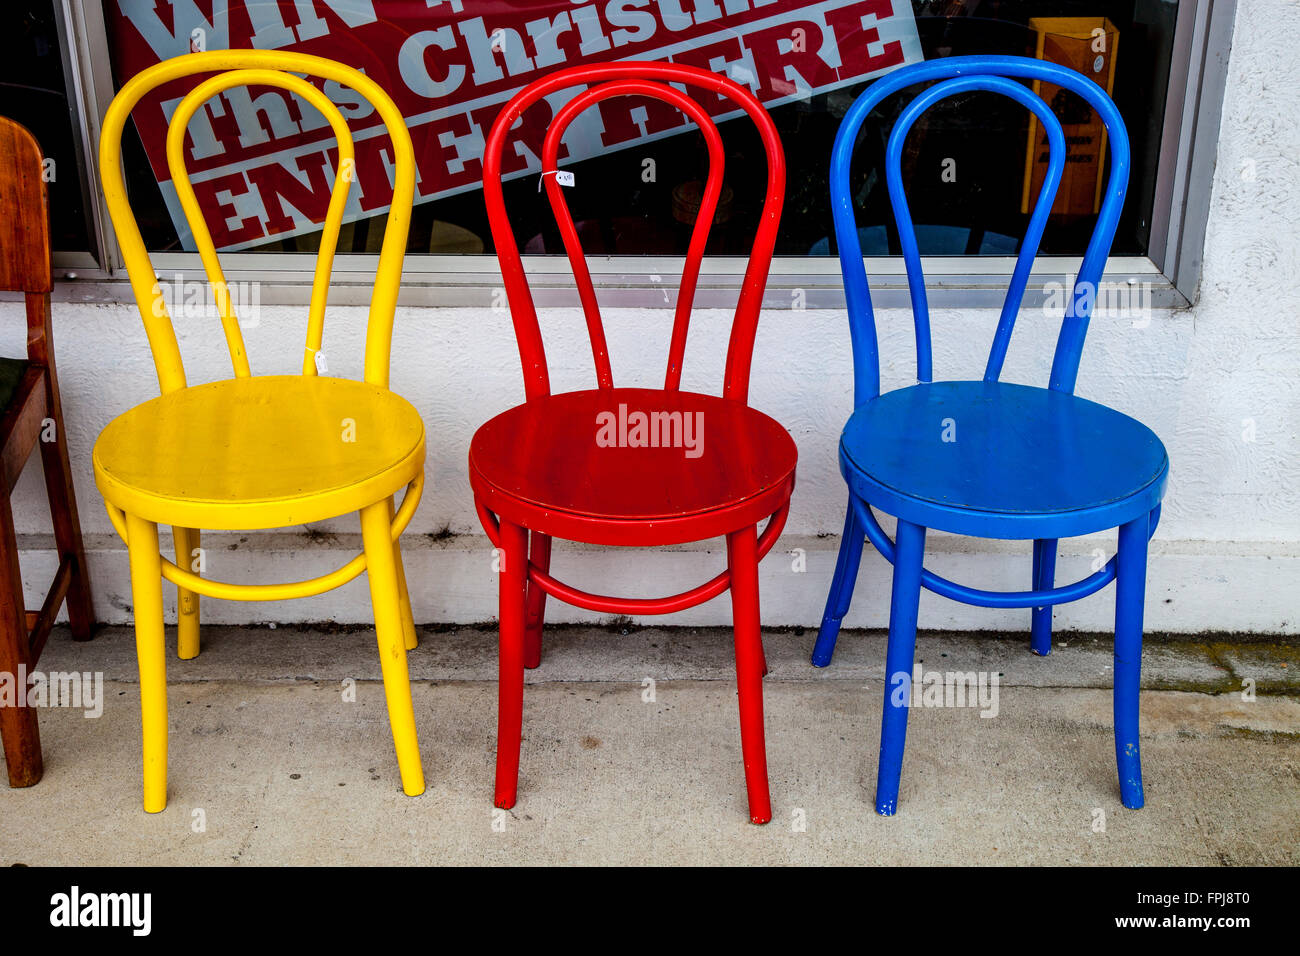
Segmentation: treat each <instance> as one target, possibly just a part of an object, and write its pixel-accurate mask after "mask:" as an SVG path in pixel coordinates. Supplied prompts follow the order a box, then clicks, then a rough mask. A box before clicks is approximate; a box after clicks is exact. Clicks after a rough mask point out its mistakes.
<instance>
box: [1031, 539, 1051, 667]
mask: <svg viewBox="0 0 1300 956" xmlns="http://www.w3.org/2000/svg"><path fill="white" fill-rule="evenodd" d="M1055 583H1056V539H1055V538H1040V539H1038V540H1036V541H1035V542H1034V580H1033V585H1034V590H1035V591H1040V590H1041V591H1047V590H1050V589H1051V588H1052V587H1053V586H1054V585H1055ZM1053 610H1055V609H1054V608H1053V607H1052V606H1051V605H1048V606H1046V607H1036V608H1034V609H1033V618H1032V623H1031V631H1030V639H1029V648H1030V650H1032V651H1033V652H1034V653H1035V654H1037V655H1038V656H1039V657H1046V656H1047V655H1048V654H1050V653H1052V611H1053Z"/></svg>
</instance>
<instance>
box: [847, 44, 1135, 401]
mask: <svg viewBox="0 0 1300 956" xmlns="http://www.w3.org/2000/svg"><path fill="white" fill-rule="evenodd" d="M931 80H940V81H942V82H939V83H936V84H935V85H934V86H931V87H929V88H928V89H926V90H924V91H923V92H922V93H921V94H920V95H918V96H917V97H916V98H915V99H914V100H912V102H911V103H909V104H908V105H907V107H906V109H904V110H903V113H902V115H901V116H899V118H898V121H897V122H896V123H895V124H894V128H893V130H892V131H891V133H890V135H889V141H888V144H887V145H886V148H885V178H886V181H887V184H888V187H889V200H890V204H891V205H892V206H893V210H894V221H895V223H896V224H897V226H898V237H899V243H900V245H901V246H902V251H903V261H904V263H905V264H906V266H907V285H908V290H909V291H910V293H911V297H912V313H913V317H914V319H915V322H916V373H917V374H916V377H917V379H918V380H919V381H922V382H928V381H930V380H931V359H930V308H929V305H928V303H927V301H926V296H925V276H924V275H923V274H922V273H921V256H920V253H919V251H918V250H917V244H916V230H915V228H914V227H913V225H912V217H911V214H910V213H909V212H908V207H907V197H906V196H905V195H904V194H903V183H902V154H903V142H904V140H905V139H906V138H907V133H908V130H910V129H911V128H912V124H913V123H915V122H916V119H917V117H919V116H920V115H921V114H922V113H924V112H925V111H926V110H927V109H928V108H929V107H930V106H932V105H933V104H935V103H936V102H938V101H939V100H941V99H945V98H946V97H949V96H953V95H955V94H958V93H967V92H971V91H973V90H990V91H992V92H995V93H1001V94H1002V95H1004V96H1008V97H1010V98H1011V99H1013V100H1016V101H1017V102H1018V103H1020V104H1022V105H1023V106H1025V107H1026V108H1028V109H1029V110H1030V111H1031V112H1032V113H1033V114H1034V115H1035V116H1036V117H1038V121H1039V122H1040V123H1042V124H1043V128H1044V129H1045V130H1046V132H1047V137H1048V143H1049V145H1050V149H1051V152H1050V157H1049V162H1048V167H1047V174H1046V175H1045V176H1044V178H1043V185H1042V188H1041V189H1040V190H1039V193H1038V199H1037V202H1036V203H1035V205H1034V211H1033V214H1032V215H1031V216H1030V218H1029V227H1028V229H1027V230H1026V232H1025V238H1024V241H1023V242H1022V243H1021V247H1020V254H1019V256H1018V257H1017V258H1016V268H1015V271H1014V272H1013V273H1012V275H1011V284H1010V286H1009V287H1008V289H1007V297H1006V300H1005V301H1004V302H1003V304H1002V316H1001V318H1000V319H999V320H998V328H997V332H996V333H995V335H994V337H993V346H992V348H991V349H990V351H989V360H988V365H987V366H986V368H985V372H984V378H985V380H987V381H996V380H997V378H998V376H999V375H1000V374H1001V372H1002V363H1003V361H1004V360H1005V359H1006V354H1007V346H1008V344H1009V343H1010V341H1011V332H1012V329H1013V328H1014V326H1015V321H1016V313H1017V312H1018V311H1019V309H1020V304H1021V300H1022V299H1023V298H1024V294H1025V285H1026V283H1027V282H1028V281H1029V271H1030V269H1031V268H1032V266H1033V263H1034V256H1035V255H1036V254H1037V252H1038V245H1039V242H1040V241H1041V240H1042V238H1043V229H1044V228H1045V227H1046V225H1047V217H1048V216H1049V214H1050V213H1051V210H1052V203H1053V202H1054V201H1055V199H1056V190H1057V187H1058V186H1059V185H1060V183H1061V173H1062V171H1063V170H1064V168H1065V135H1064V133H1063V132H1062V130H1061V123H1060V121H1059V120H1058V119H1057V118H1056V115H1055V114H1054V113H1053V112H1052V110H1051V108H1050V107H1048V105H1047V104H1046V103H1044V102H1043V100H1042V98H1041V97H1040V96H1038V95H1037V94H1036V93H1034V92H1033V91H1032V90H1031V89H1030V88H1029V87H1027V86H1025V85H1024V84H1023V83H1021V82H1018V80H1043V81H1046V82H1048V83H1052V84H1055V85H1056V86H1059V87H1063V88H1064V89H1067V90H1070V91H1071V92H1072V93H1076V94H1078V95H1079V96H1081V97H1083V99H1084V100H1085V101H1087V102H1088V104H1089V105H1091V106H1092V108H1093V109H1095V110H1096V111H1097V113H1098V115H1099V116H1100V117H1101V119H1102V122H1104V123H1105V124H1106V132H1107V134H1108V138H1109V140H1110V177H1109V180H1108V182H1107V184H1106V190H1105V193H1104V194H1103V199H1102V203H1101V211H1100V213H1099V214H1098V216H1097V224H1096V226H1095V227H1094V229H1093V233H1092V238H1091V239H1090V240H1089V242H1088V248H1087V250H1086V251H1085V252H1084V255H1083V262H1082V263H1081V265H1080V267H1079V274H1078V276H1077V278H1076V279H1075V283H1074V289H1073V290H1072V293H1071V296H1070V297H1069V300H1068V301H1067V308H1066V311H1065V316H1064V318H1063V322H1062V325H1061V332H1060V336H1059V337H1058V339H1057V342H1056V354H1055V356H1054V357H1053V360H1052V373H1051V378H1050V381H1049V383H1048V384H1049V387H1050V388H1053V389H1056V390H1058V391H1063V392H1073V391H1074V383H1075V379H1076V378H1077V376H1078V373H1079V356H1080V353H1081V352H1082V351H1083V340H1084V337H1085V336H1086V335H1087V332H1088V319H1089V318H1090V317H1091V315H1092V307H1093V304H1094V303H1095V301H1096V297H1097V290H1098V284H1099V282H1100V281H1101V274H1102V269H1103V268H1104V267H1105V265H1106V257H1107V256H1108V255H1109V254H1110V246H1111V241H1112V240H1113V239H1114V238H1115V227H1116V226H1117V225H1118V223H1119V214H1120V210H1121V209H1122V208H1123V205H1124V193H1125V192H1126V191H1127V190H1128V175H1129V145H1128V131H1127V130H1126V129H1125V128H1124V120H1123V119H1122V118H1121V117H1120V115H1119V110H1118V109H1116V108H1115V104H1114V103H1113V102H1112V101H1111V99H1110V97H1109V96H1107V95H1106V92H1105V91H1104V90H1103V89H1102V88H1101V87H1100V86H1098V85H1097V84H1096V83H1094V82H1093V81H1092V80H1090V79H1088V78H1087V77H1086V76H1084V75H1083V74H1081V73H1077V72H1075V71H1074V70H1071V69H1068V68H1067V67H1063V66H1058V65H1057V64H1055V63H1048V62H1045V61H1043V60H1031V59H1028V58H1027V57H1019V56H957V57H948V58H946V59H940V60H932V61H930V62H927V63H917V64H915V65H913V66H905V67H903V68H902V69H899V70H895V71H894V72H893V73H889V74H887V75H886V76H884V77H882V78H881V79H878V80H876V81H875V82H874V83H872V84H871V86H870V88H868V89H867V91H866V92H864V93H863V94H862V95H861V96H859V97H858V99H857V100H856V101H855V102H854V104H853V106H852V107H850V109H849V111H848V113H847V114H845V117H844V121H843V122H842V123H841V124H840V129H839V133H838V134H836V136H835V146H834V148H833V149H832V152H831V174H830V183H831V209H832V214H833V216H834V222H835V238H836V242H837V244H838V245H839V253H840V268H841V271H842V272H843V274H844V292H845V296H846V298H847V300H848V310H849V327H850V331H851V333H852V337H853V378H854V406H855V407H857V406H860V405H862V404H863V403H864V402H867V401H870V400H871V399H873V398H875V397H876V396H877V395H879V394H880V358H879V351H878V347H877V344H876V322H875V315H874V313H873V312H872V309H871V292H870V290H869V289H868V287H867V272H866V266H865V264H864V263H863V261H862V247H861V244H860V242H859V238H858V229H857V222H856V220H855V217H854V209H853V196H852V191H851V189H850V184H849V165H850V163H851V161H852V159H853V147H854V145H855V144H856V142H857V138H858V133H859V131H860V130H861V129H862V124H863V122H864V121H865V120H866V118H867V116H868V115H869V114H870V113H871V111H872V110H873V109H875V108H876V106H877V105H879V104H880V103H881V102H883V101H884V100H885V98H886V97H889V96H892V95H894V94H895V93H897V92H899V91H900V90H903V89H906V88H907V87H909V86H912V85H914V84H916V83H925V82H928V81H931Z"/></svg>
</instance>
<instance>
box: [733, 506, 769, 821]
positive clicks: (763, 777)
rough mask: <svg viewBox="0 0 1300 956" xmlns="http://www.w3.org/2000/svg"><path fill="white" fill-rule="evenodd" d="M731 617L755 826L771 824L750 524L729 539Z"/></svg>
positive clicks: (747, 785)
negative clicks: (769, 822) (757, 824)
mask: <svg viewBox="0 0 1300 956" xmlns="http://www.w3.org/2000/svg"><path fill="white" fill-rule="evenodd" d="M727 566H728V568H730V570H731V613H732V618H733V622H732V623H733V627H734V630H735V639H736V688H737V696H738V697H739V699H740V749H741V753H742V755H743V756H744V760H745V789H746V791H747V792H748V796H749V820H750V822H751V823H767V822H768V821H769V820H771V819H772V800H771V797H770V796H769V794H768V787H767V745H766V742H765V740H764V739H763V671H764V670H765V669H766V664H765V662H764V660H763V638H762V634H761V632H760V630H759V601H758V535H757V532H756V530H755V528H754V527H753V526H752V525H751V526H750V527H748V528H745V529H744V530H741V531H735V532H733V533H731V534H729V535H727Z"/></svg>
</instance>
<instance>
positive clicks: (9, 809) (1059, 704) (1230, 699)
mask: <svg viewBox="0 0 1300 956" xmlns="http://www.w3.org/2000/svg"><path fill="white" fill-rule="evenodd" d="M812 637H813V634H812V632H811V631H809V632H805V633H798V632H795V631H782V632H773V633H769V634H766V635H765V642H766V646H767V655H768V662H769V665H770V668H771V672H770V674H769V675H768V677H767V679H766V681H765V682H764V695H765V706H766V711H767V720H766V726H767V750H768V763H769V771H770V775H771V789H772V800H773V811H774V818H773V821H772V823H771V824H769V825H768V826H766V827H755V826H752V825H750V824H749V823H748V822H747V819H748V818H747V814H746V811H745V793H744V778H743V773H742V768H741V760H740V735H739V729H738V720H737V714H736V700H735V690H734V672H733V669H732V666H733V665H732V657H731V637H730V633H729V632H728V631H726V630H719V629H671V628H665V629H660V628H635V627H629V628H617V627H615V628H583V627H559V628H548V629H547V632H546V640H547V643H546V653H545V659H544V660H543V663H542V666H541V668H539V669H538V670H535V671H531V672H529V674H528V680H529V687H528V688H527V691H526V695H525V706H524V734H525V741H524V748H523V757H522V762H521V777H520V798H519V802H518V804H517V805H516V807H515V808H514V810H512V811H509V812H507V813H505V814H497V815H496V816H495V817H494V813H493V808H492V804H491V795H492V773H493V759H494V752H495V733H496V682H495V678H496V656H495V631H494V629H492V628H458V629H446V630H442V629H422V633H421V646H420V648H419V649H418V650H416V651H414V652H412V653H411V655H410V660H411V671H412V679H413V682H414V683H413V691H414V697H415V707H416V720H417V724H418V726H419V730H420V739H421V748H422V753H423V759H424V769H425V775H426V779H427V782H428V790H427V792H426V793H425V794H424V795H423V796H421V797H418V798H408V797H405V796H404V795H403V794H402V793H401V787H400V784H399V782H398V777H397V767H396V761H395V759H394V757H393V748H392V740H391V737H390V735H389V732H388V727H387V720H386V713H385V708H384V697H383V689H382V685H381V684H380V683H378V677H379V662H378V657H377V655H376V652H375V645H374V637H373V633H372V632H369V631H367V630H365V629H334V628H311V627H304V628H286V627H279V628H275V629H271V628H219V627H212V628H206V629H205V630H204V634H203V638H204V650H203V654H202V655H201V656H200V657H199V658H198V659H197V660H195V661H188V662H182V661H178V660H176V659H175V657H174V655H173V656H171V658H170V659H169V661H168V678H169V681H170V696H169V700H170V727H171V733H170V745H171V746H170V785H169V799H170V803H169V806H168V808H167V810H166V811H165V812H164V813H162V814H159V815H156V816H149V815H146V814H145V813H144V812H143V811H142V810H141V809H140V750H139V747H140V744H139V739H140V738H139V695H138V693H137V689H136V687H135V686H134V684H135V679H136V675H135V649H134V638H133V635H132V633H131V632H130V630H129V629H121V628H109V629H106V630H104V631H102V632H101V633H100V635H99V636H98V637H97V638H96V639H95V641H94V642H92V643H91V644H88V645H75V644H73V643H72V642H71V641H70V640H69V639H68V637H67V635H66V633H56V634H55V635H54V636H53V637H52V638H51V644H50V646H49V647H48V648H47V650H46V653H45V655H44V657H43V658H42V660H41V667H40V669H41V670H42V671H45V672H51V671H70V670H78V671H97V672H101V673H102V674H103V679H104V681H105V683H104V695H105V703H104V708H103V715H102V716H101V717H99V718H98V719H91V720H88V719H85V718H84V717H83V714H82V712H81V711H79V710H72V709H47V710H44V711H42V713H41V732H42V739H43V743H44V749H45V762H46V775H45V779H44V780H43V781H42V782H41V783H40V784H39V785H38V786H36V787H33V788H30V789H27V790H9V789H4V788H0V821H2V822H0V865H10V864H14V863H24V864H28V865H40V864H154V863H156V864H173V865H221V864H237V863H252V864H281V863H304V864H323V865H341V864H348V863H399V864H435V863H457V864H460V863H467V864H474V863H489V864H513V863H629V864H638V863H656V864H658V863H668V864H671V863H697V864H710V863H731V864H762V863H858V864H908V863H916V864H948V863H975V864H988V863H994V864H998V863H1001V864H1011V863H1039V864H1042V863H1084V864H1091V863H1116V864H1192V863H1198V864H1205V863H1208V864H1216V863H1220V864H1249V863H1265V864H1288V863H1289V864H1295V863H1297V862H1300V650H1298V649H1297V648H1296V647H1294V646H1290V645H1286V644H1274V643H1270V642H1268V641H1259V640H1252V641H1249V642H1246V643H1239V642H1236V641H1233V640H1230V639H1223V640H1206V641H1203V642H1193V641H1184V640H1160V639H1158V638H1151V639H1149V641H1148V645H1147V651H1146V654H1145V657H1144V673H1143V678H1144V686H1145V687H1146V688H1148V689H1147V690H1146V692H1145V693H1144V694H1143V699H1142V705H1143V706H1142V717H1143V739H1142V746H1143V764H1144V771H1145V777H1146V792H1147V806H1146V808H1145V809H1144V810H1141V811H1136V812H1135V811H1127V810H1124V809H1123V807H1122V806H1121V805H1120V803H1119V795H1118V787H1117V783H1116V780H1115V758H1114V745H1113V738H1112V736H1111V717H1110V690H1109V687H1110V643H1109V638H1108V637H1088V636H1080V635H1077V634H1074V635H1071V634H1066V635H1062V636H1061V638H1060V642H1058V645H1057V648H1056V650H1055V651H1054V652H1053V653H1052V655H1051V656H1050V657H1048V658H1038V657H1035V656H1034V655H1032V654H1031V653H1030V652H1029V650H1028V647H1027V643H1028V641H1027V635H1014V636H1012V637H1008V638H1005V639H1003V638H999V637H998V636H996V635H989V634H980V635H969V634H966V635H962V634H934V633H931V634H923V635H922V637H921V639H920V640H919V642H918V653H917V658H918V660H919V661H920V662H921V664H922V666H923V667H924V668H925V669H927V670H943V671H975V672H985V673H987V674H989V675H992V674H996V675H999V699H998V713H997V716H996V718H993V719H986V718H983V717H981V716H980V709H979V708H978V707H967V708H955V707H940V708H930V707H924V708H919V709H917V710H914V711H913V712H912V715H911V719H910V726H909V738H908V749H907V756H906V761H905V764H904V770H903V786H902V794H901V799H900V807H899V813H898V815H897V816H895V817H893V818H888V819H886V818H882V817H879V816H877V815H876V814H875V813H874V812H873V810H872V795H873V791H874V787H875V761H876V751H877V746H878V739H879V721H880V709H881V703H882V696H883V692H882V691H883V684H882V681H883V676H884V675H883V671H884V668H883V660H884V638H883V636H882V635H880V634H878V633H863V632H856V633H855V632H845V634H844V635H843V637H842V638H841V646H840V649H839V651H838V652H837V658H836V662H835V664H834V665H833V666H831V667H830V668H826V669H824V670H819V669H816V668H813V667H811V666H810V665H809V664H808V660H807V659H808V653H809V650H810V648H811V642H812ZM170 639H171V637H170V631H169V640H170ZM647 679H648V680H647ZM649 681H653V700H652V701H651V700H648V699H647V698H649V697H650V694H649V693H648V691H649V690H650V689H651V687H650V686H649ZM353 682H355V683H353ZM1243 682H1246V683H1245V686H1246V687H1249V686H1251V684H1253V686H1254V690H1255V699H1254V700H1253V701H1247V700H1243V693H1242V690H1243ZM350 686H355V701H350V700H348V699H347V698H348V697H350V696H351V695H349V694H347V693H345V691H346V690H347V689H348V687H350ZM494 824H495V826H494Z"/></svg>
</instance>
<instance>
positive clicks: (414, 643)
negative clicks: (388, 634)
mask: <svg viewBox="0 0 1300 956" xmlns="http://www.w3.org/2000/svg"><path fill="white" fill-rule="evenodd" d="M394 514H396V512H395V511H394V509H393V499H392V498H389V499H388V523H389V525H390V526H391V525H392V523H393V515H394ZM393 563H394V564H395V565H397V596H398V600H399V602H400V603H401V605H402V636H403V638H404V639H405V643H406V649H407V650H408V651H413V650H415V649H416V648H417V647H419V646H420V639H419V638H418V637H417V636H416V634H415V615H414V614H413V613H412V611H411V594H410V592H409V591H408V590H407V589H406V566H405V565H404V564H403V563H402V546H401V545H400V544H398V543H397V542H396V541H394V542H393Z"/></svg>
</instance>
